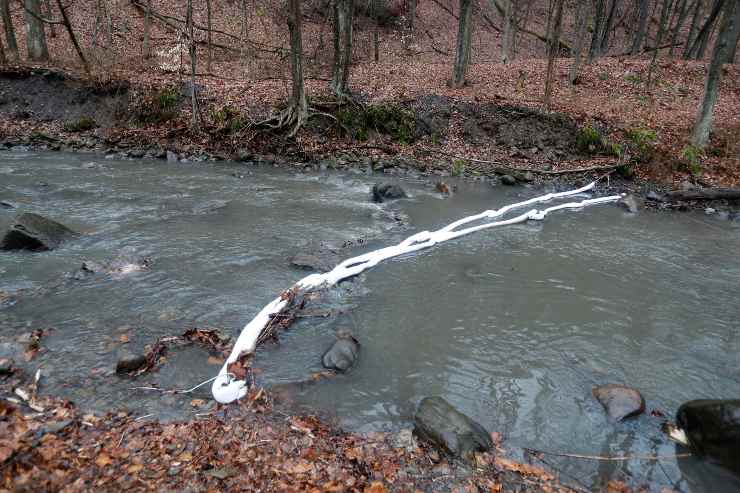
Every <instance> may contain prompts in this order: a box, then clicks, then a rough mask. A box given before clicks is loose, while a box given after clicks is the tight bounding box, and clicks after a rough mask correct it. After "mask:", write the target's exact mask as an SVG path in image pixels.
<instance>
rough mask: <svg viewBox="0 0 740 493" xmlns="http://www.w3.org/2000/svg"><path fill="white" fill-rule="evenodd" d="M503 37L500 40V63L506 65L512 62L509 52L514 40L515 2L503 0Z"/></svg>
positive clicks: (514, 0) (513, 0)
mask: <svg viewBox="0 0 740 493" xmlns="http://www.w3.org/2000/svg"><path fill="white" fill-rule="evenodd" d="M504 1H505V2H506V3H505V14H504V36H503V39H502V40H501V61H502V62H503V63H507V62H509V61H511V60H512V56H511V50H512V48H513V44H514V40H513V38H512V36H513V31H514V10H515V9H516V3H515V2H516V0H504Z"/></svg>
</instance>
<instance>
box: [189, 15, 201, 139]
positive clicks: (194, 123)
mask: <svg viewBox="0 0 740 493" xmlns="http://www.w3.org/2000/svg"><path fill="white" fill-rule="evenodd" d="M185 25H186V28H187V32H188V34H187V36H188V48H189V52H190V104H191V108H192V110H193V116H192V118H191V119H190V130H191V131H193V132H197V131H199V130H200V108H199V107H198V90H197V86H196V85H195V73H196V67H197V60H196V56H197V54H196V46H195V37H194V36H193V0H188V6H187V12H186V15H185Z"/></svg>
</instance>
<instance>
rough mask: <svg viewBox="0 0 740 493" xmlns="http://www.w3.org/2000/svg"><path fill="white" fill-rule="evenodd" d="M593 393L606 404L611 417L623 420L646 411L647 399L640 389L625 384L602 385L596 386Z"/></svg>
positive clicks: (602, 403) (615, 419)
mask: <svg viewBox="0 0 740 493" xmlns="http://www.w3.org/2000/svg"><path fill="white" fill-rule="evenodd" d="M592 393H593V395H594V397H595V398H596V400H597V401H599V402H600V403H601V405H602V406H604V409H605V410H606V413H607V414H608V415H609V418H611V419H613V420H614V421H622V420H623V419H625V418H629V417H631V416H637V415H638V414H641V413H643V412H644V411H645V399H644V398H643V397H642V394H640V392H639V391H637V390H635V389H632V388H630V387H625V386H624V385H615V384H610V385H601V386H599V387H595V388H594V389H593V390H592Z"/></svg>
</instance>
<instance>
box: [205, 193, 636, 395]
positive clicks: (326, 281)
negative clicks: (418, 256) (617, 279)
mask: <svg viewBox="0 0 740 493" xmlns="http://www.w3.org/2000/svg"><path fill="white" fill-rule="evenodd" d="M595 186H596V182H595V181H594V182H592V183H589V184H588V185H585V186H583V187H581V188H577V189H575V190H569V191H565V192H558V193H548V194H546V195H541V196H539V197H533V198H531V199H529V200H525V201H523V202H517V203H515V204H509V205H506V206H503V207H501V208H500V209H496V210H487V211H483V212H481V213H480V214H476V215H474V216H468V217H464V218H462V219H458V220H457V221H455V222H453V223H450V224H448V225H447V226H445V227H443V228H442V229H438V230H436V231H421V232H419V233H416V234H414V235H412V236H409V237H408V238H406V239H405V240H403V241H402V242H401V243H399V244H397V245H392V246H389V247H385V248H381V249H379V250H375V251H372V252H368V253H365V254H363V255H359V256H357V257H353V258H350V259H347V260H345V261H343V262H341V263H340V264H338V265H337V266H336V267H334V269H332V270H331V271H329V272H326V273H324V274H310V275H308V276H306V277H304V278H303V279H301V280H299V281H298V282H296V283H295V284H294V285H293V287H291V288H290V290H289V291H291V292H294V293H295V292H301V291H306V290H310V289H316V288H327V287H330V286H333V285H335V284H337V283H338V282H339V281H341V280H343V279H347V278H349V277H353V276H356V275H358V274H360V273H362V272H364V271H365V270H367V269H370V268H371V267H374V266H376V265H378V264H379V263H380V262H382V261H384V260H388V259H391V258H393V257H398V256H400V255H405V254H408V253H413V252H417V251H419V250H423V249H426V248H430V247H433V246H434V245H436V244H438V243H442V242H445V241H449V240H454V239H456V238H460V237H461V236H465V235H469V234H471V233H475V232H477V231H482V230H484V229H488V228H494V227H498V226H507V225H510V224H517V223H523V222H526V221H529V220H532V221H542V220H544V219H545V217H546V216H547V215H548V214H549V213H551V212H555V211H559V210H575V209H582V208H584V207H588V206H591V205H597V204H607V203H612V202H616V201H618V200H619V199H620V198H622V197H623V196H624V194H621V195H611V196H607V197H599V198H594V199H585V200H582V201H580V202H566V203H563V204H558V205H555V206H552V207H548V208H546V209H542V210H538V209H531V210H529V211H527V212H524V213H522V214H520V215H518V216H515V217H512V218H509V219H504V220H500V221H490V222H486V223H483V224H478V225H475V226H469V227H467V228H464V229H458V228H460V227H461V226H464V225H466V224H469V223H471V222H476V221H483V220H491V219H496V218H499V217H501V216H503V215H504V214H506V213H508V212H510V211H512V210H515V209H519V208H522V207H526V206H529V205H533V204H540V203H543V202H549V201H551V200H554V199H560V198H564V197H571V196H574V195H579V194H583V193H585V192H588V191H589V190H592V189H593V188H594V187H595ZM290 302H291V297H288V296H284V295H283V294H281V295H280V296H279V297H277V298H275V299H274V300H272V301H271V302H270V303H268V304H267V305H266V306H265V307H264V308H262V310H260V312H259V313H258V314H257V315H256V316H255V317H254V318H253V319H252V320H251V321H250V322H249V323H248V324H247V325H245V326H244V328H243V329H242V331H241V334H239V338H238V339H237V340H236V342H235V343H234V348H233V349H232V351H231V354H230V355H229V357H228V358H227V360H226V362H225V363H224V365H223V367H222V368H221V371H220V372H219V374H218V375H217V376H216V377H215V379H214V381H213V384H212V386H211V392H212V393H213V397H214V399H216V401H218V402H220V403H223V404H226V403H229V402H234V401H236V400H238V399H241V398H242V397H244V396H245V395H246V394H247V390H248V384H247V382H246V381H245V380H239V379H237V378H235V377H234V375H233V374H231V373H230V372H229V365H230V364H232V363H235V362H237V361H238V360H239V358H241V357H242V356H245V355H247V354H251V353H253V352H254V350H255V348H256V347H257V342H258V340H259V337H260V335H261V334H262V332H263V330H265V327H267V325H268V324H269V323H270V319H271V316H272V315H274V314H276V313H280V312H281V311H282V310H284V309H285V308H287V307H288V306H289V304H290Z"/></svg>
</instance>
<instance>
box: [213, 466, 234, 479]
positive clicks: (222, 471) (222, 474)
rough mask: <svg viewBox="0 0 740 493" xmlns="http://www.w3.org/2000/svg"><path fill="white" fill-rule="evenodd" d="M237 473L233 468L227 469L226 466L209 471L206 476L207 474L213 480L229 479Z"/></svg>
mask: <svg viewBox="0 0 740 493" xmlns="http://www.w3.org/2000/svg"><path fill="white" fill-rule="evenodd" d="M238 473H239V471H237V470H236V469H235V468H233V467H228V466H227V467H219V468H217V469H211V470H209V471H206V474H208V475H209V476H213V477H214V478H218V479H226V478H230V477H231V476H235V475H236V474H238Z"/></svg>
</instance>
